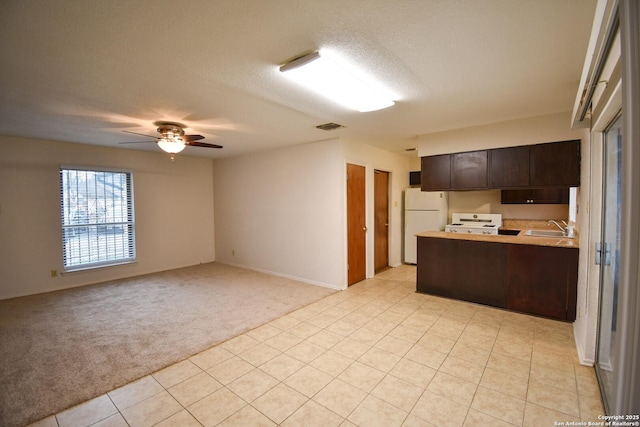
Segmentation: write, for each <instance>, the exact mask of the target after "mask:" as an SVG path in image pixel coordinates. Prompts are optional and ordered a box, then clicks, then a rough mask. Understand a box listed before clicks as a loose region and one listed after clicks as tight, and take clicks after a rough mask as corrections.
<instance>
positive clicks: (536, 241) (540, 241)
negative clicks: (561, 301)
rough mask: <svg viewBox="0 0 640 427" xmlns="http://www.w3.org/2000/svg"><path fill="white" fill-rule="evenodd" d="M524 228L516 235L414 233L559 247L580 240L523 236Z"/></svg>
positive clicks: (567, 245)
mask: <svg viewBox="0 0 640 427" xmlns="http://www.w3.org/2000/svg"><path fill="white" fill-rule="evenodd" d="M525 232H526V230H522V231H520V233H519V234H518V235H517V236H506V235H487V234H468V233H467V234H462V233H450V232H446V231H424V232H422V233H418V234H416V236H418V237H434V238H438V239H457V240H474V241H478V242H495V243H511V244H516V245H537V246H555V247H560V248H578V247H579V245H580V241H579V239H578V236H576V237H574V238H572V239H569V238H567V237H537V236H525V235H524V233H525Z"/></svg>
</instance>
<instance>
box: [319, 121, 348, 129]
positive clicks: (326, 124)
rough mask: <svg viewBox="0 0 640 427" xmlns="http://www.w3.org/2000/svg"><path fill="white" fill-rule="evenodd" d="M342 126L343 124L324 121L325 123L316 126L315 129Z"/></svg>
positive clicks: (338, 127)
mask: <svg viewBox="0 0 640 427" xmlns="http://www.w3.org/2000/svg"><path fill="white" fill-rule="evenodd" d="M343 127H344V126H342V125H339V124H337V123H325V124H322V125H318V126H316V128H317V129H321V130H334V129H340V128H343Z"/></svg>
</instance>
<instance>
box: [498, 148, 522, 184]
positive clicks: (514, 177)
mask: <svg viewBox="0 0 640 427" xmlns="http://www.w3.org/2000/svg"><path fill="white" fill-rule="evenodd" d="M489 155H490V159H489V161H490V167H489V187H491V188H513V187H527V186H529V147H528V146H526V145H525V146H522V147H509V148H497V149H495V150H490V151H489Z"/></svg>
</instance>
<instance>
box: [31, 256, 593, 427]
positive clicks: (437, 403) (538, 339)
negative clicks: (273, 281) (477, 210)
mask: <svg viewBox="0 0 640 427" xmlns="http://www.w3.org/2000/svg"><path fill="white" fill-rule="evenodd" d="M415 274H416V272H415V267H413V266H407V265H405V266H401V267H398V268H393V269H389V270H387V271H385V272H383V273H381V274H379V275H377V276H376V277H375V278H373V279H369V280H366V281H363V282H360V283H358V284H356V285H353V286H351V287H350V288H349V289H348V290H346V291H342V292H337V293H335V294H332V295H330V296H328V297H326V298H324V299H322V300H320V301H318V302H316V303H314V304H311V305H309V306H306V307H304V308H301V309H299V310H297V311H295V312H292V313H290V314H288V315H286V316H284V317H281V318H279V319H276V320H274V321H272V322H270V323H267V324H265V325H263V326H261V327H259V328H256V329H253V330H251V331H248V332H246V333H244V334H242V335H240V336H238V337H235V338H233V339H231V340H229V341H226V342H224V343H221V344H219V345H217V346H215V347H213V348H211V349H208V350H206V351H204V352H202V353H200V354H197V355H195V356H193V357H191V358H189V359H187V360H184V361H182V362H179V363H176V364H175V365H172V366H169V367H168V368H166V369H163V370H161V371H158V372H156V373H154V374H152V375H149V376H146V377H144V378H142V379H140V380H138V381H135V382H133V383H131V384H129V385H127V386H125V387H122V388H120V389H117V390H113V391H111V392H109V393H107V394H105V395H102V396H100V397H98V398H96V399H93V400H91V401H88V402H85V403H83V404H80V405H78V406H75V407H73V408H70V409H68V410H66V411H64V412H61V413H59V414H57V415H55V416H51V417H49V418H46V419H44V420H41V421H39V422H37V423H35V424H34V426H35V425H37V426H74V427H78V426H89V425H91V426H127V425H129V426H152V425H157V426H165V427H168V426H180V427H182V426H187V427H188V426H201V425H203V426H237V425H244V426H274V425H282V426H323V427H326V426H367V427H370V426H384V427H390V426H512V425H516V426H536V427H539V426H553V425H554V421H558V422H565V423H566V422H567V421H580V420H582V421H597V416H598V415H600V414H602V413H603V411H602V405H601V401H600V394H599V391H598V385H597V382H596V378H595V374H594V370H593V368H590V367H585V366H582V365H580V364H579V363H578V359H577V354H576V349H575V345H574V342H573V335H572V326H571V324H568V323H563V322H557V321H552V320H547V319H541V318H536V317H532V316H526V315H522V314H516V313H510V312H506V311H502V310H498V309H493V308H489V307H484V306H479V305H474V304H469V303H464V302H459V301H452V300H447V299H443V298H437V297H433V296H428V295H422V294H418V293H416V292H415V289H416V284H415Z"/></svg>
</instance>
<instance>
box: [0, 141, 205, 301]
mask: <svg viewBox="0 0 640 427" xmlns="http://www.w3.org/2000/svg"><path fill="white" fill-rule="evenodd" d="M0 146H1V147H2V156H1V157H0V236H1V237H0V299H6V298H12V297H17V296H22V295H29V294H35V293H41V292H48V291H53V290H57V289H63V288H69V287H75V286H81V285H86V284H90V283H97V282H102V281H105V280H112V279H117V278H122V277H129V276H136V275H140V274H146V273H151V272H156V271H161V270H168V269H173V268H179V267H184V266H188V265H194V264H198V263H200V262H211V261H213V260H214V259H215V253H214V250H213V247H214V245H213V241H214V231H213V181H212V161H211V160H210V159H201V158H194V157H187V156H183V155H178V156H176V162H175V163H171V161H170V160H169V158H168V156H167V155H165V154H161V153H151V152H142V151H133V150H126V149H120V148H107V147H97V146H89V145H82V144H71V143H62V142H54V141H42V140H31V139H22V138H10V137H0ZM61 165H73V166H93V167H107V168H118V169H128V170H131V171H133V182H134V198H135V218H136V245H137V262H136V263H134V264H130V265H124V266H117V267H115V266H114V267H106V268H100V269H95V270H90V271H84V272H74V273H65V274H63V275H60V274H59V275H58V277H55V278H53V277H51V274H50V272H51V270H58V272H61V271H62V269H63V266H62V231H61V224H60V179H59V168H60V166H61Z"/></svg>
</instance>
